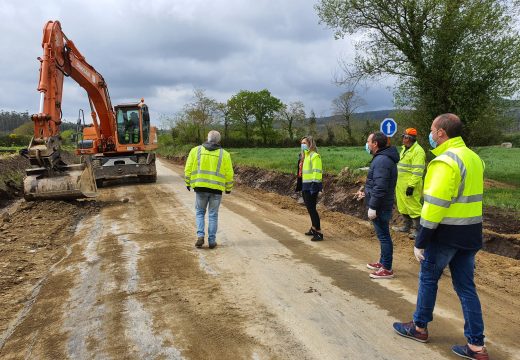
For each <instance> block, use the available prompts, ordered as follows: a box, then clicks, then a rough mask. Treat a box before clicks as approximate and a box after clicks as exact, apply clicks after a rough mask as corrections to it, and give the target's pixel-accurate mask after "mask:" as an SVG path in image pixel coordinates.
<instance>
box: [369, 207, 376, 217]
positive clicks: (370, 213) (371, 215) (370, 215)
mask: <svg viewBox="0 0 520 360" xmlns="http://www.w3.org/2000/svg"><path fill="white" fill-rule="evenodd" d="M376 217H377V212H376V211H375V210H374V209H370V208H369V209H368V218H369V219H370V220H374V219H375V218H376Z"/></svg>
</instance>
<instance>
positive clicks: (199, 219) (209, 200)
mask: <svg viewBox="0 0 520 360" xmlns="http://www.w3.org/2000/svg"><path fill="white" fill-rule="evenodd" d="M221 199H222V194H213V193H208V192H196V193H195V210H196V217H195V219H196V223H197V237H204V216H205V215H206V208H207V209H208V243H209V244H213V243H215V240H216V235H217V226H218V208H219V206H220V200H221Z"/></svg>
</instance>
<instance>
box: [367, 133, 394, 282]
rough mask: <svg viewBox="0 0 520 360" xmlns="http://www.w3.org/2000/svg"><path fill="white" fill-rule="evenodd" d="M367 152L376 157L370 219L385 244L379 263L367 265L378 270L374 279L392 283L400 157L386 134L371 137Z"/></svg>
mask: <svg viewBox="0 0 520 360" xmlns="http://www.w3.org/2000/svg"><path fill="white" fill-rule="evenodd" d="M366 150H367V152H369V153H370V154H372V156H373V159H372V162H371V163H370V169H369V170H368V175H367V181H366V184H365V201H366V204H367V206H368V218H369V219H370V220H372V224H373V225H374V229H375V231H376V235H377V238H378V239H379V242H380V243H381V254H380V257H379V261H378V262H376V263H370V264H367V267H368V268H369V269H371V270H374V272H373V273H371V274H370V277H371V278H372V279H390V278H393V277H394V271H393V270H392V260H393V251H394V247H393V243H392V237H391V236H390V219H391V218H392V207H393V205H394V194H395V184H396V182H397V165H396V164H397V162H398V161H399V153H398V152H397V149H396V148H395V146H388V138H387V137H386V135H385V134H383V133H382V132H376V133H373V134H370V135H369V136H368V139H367V143H366Z"/></svg>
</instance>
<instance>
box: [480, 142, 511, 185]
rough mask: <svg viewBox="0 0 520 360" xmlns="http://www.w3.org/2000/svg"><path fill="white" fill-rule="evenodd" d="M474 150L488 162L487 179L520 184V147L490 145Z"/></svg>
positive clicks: (485, 173)
mask: <svg viewBox="0 0 520 360" xmlns="http://www.w3.org/2000/svg"><path fill="white" fill-rule="evenodd" d="M473 150H474V151H475V152H476V153H477V154H479V156H480V157H481V158H482V160H484V162H485V163H486V170H485V172H484V176H485V177H486V178H487V179H492V180H496V181H500V182H504V183H507V184H511V185H515V186H520V148H512V149H506V148H502V147H497V146H488V147H481V148H475V149H473Z"/></svg>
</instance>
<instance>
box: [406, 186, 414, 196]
mask: <svg viewBox="0 0 520 360" xmlns="http://www.w3.org/2000/svg"><path fill="white" fill-rule="evenodd" d="M412 195H413V187H411V186H408V187H407V188H406V196H412Z"/></svg>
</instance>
